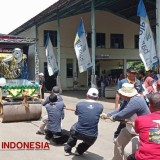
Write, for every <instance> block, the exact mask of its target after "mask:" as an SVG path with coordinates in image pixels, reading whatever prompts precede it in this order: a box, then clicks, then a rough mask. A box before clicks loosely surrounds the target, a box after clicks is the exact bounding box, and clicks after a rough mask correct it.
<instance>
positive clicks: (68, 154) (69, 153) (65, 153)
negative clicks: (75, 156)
mask: <svg viewBox="0 0 160 160" xmlns="http://www.w3.org/2000/svg"><path fill="white" fill-rule="evenodd" d="M71 154H72V153H71V152H64V155H65V156H70V155H71Z"/></svg>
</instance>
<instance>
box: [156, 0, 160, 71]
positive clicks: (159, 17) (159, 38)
mask: <svg viewBox="0 0 160 160" xmlns="http://www.w3.org/2000/svg"><path fill="white" fill-rule="evenodd" d="M156 42H157V43H156V49H157V56H158V60H159V63H158V74H160V73H159V67H160V45H159V44H160V0H156Z"/></svg>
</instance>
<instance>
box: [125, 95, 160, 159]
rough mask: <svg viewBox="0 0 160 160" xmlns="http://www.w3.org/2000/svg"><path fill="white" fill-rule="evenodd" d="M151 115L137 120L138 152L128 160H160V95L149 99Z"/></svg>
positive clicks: (135, 125)
mask: <svg viewBox="0 0 160 160" xmlns="http://www.w3.org/2000/svg"><path fill="white" fill-rule="evenodd" d="M149 108H150V110H151V112H152V113H151V114H148V115H144V116H140V117H137V118H136V119H135V124H134V127H135V131H136V132H137V133H138V134H139V139H140V142H139V143H140V145H139V148H138V150H137V151H136V152H135V153H134V154H132V155H130V156H129V157H128V156H127V157H128V159H127V160H144V159H148V160H159V159H160V152H159V151H160V93H154V94H152V95H151V97H150V99H149Z"/></svg>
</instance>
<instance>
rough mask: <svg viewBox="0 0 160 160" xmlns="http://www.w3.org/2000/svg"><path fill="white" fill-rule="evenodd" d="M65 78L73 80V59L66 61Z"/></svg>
mask: <svg viewBox="0 0 160 160" xmlns="http://www.w3.org/2000/svg"><path fill="white" fill-rule="evenodd" d="M67 78H73V59H67Z"/></svg>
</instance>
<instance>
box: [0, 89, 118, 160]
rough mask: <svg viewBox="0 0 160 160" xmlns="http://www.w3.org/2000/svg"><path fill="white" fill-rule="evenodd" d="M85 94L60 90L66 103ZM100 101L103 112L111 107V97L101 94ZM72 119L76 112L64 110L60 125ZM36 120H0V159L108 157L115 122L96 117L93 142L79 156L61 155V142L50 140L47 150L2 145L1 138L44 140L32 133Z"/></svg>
mask: <svg viewBox="0 0 160 160" xmlns="http://www.w3.org/2000/svg"><path fill="white" fill-rule="evenodd" d="M47 94H48V93H47ZM47 94H45V96H47ZM85 94H86V92H84V91H64V92H63V95H62V97H63V99H64V102H65V104H66V106H67V107H70V108H75V104H76V103H77V102H79V101H82V100H84V99H85ZM100 102H101V103H103V105H104V111H105V112H108V111H110V110H112V109H113V108H114V100H113V99H104V98H103V99H100ZM42 111H43V112H42V115H45V114H46V111H45V109H44V108H43V110H42ZM76 121H77V116H76V115H74V112H72V111H67V110H66V111H65V119H64V120H63V128H65V129H68V130H69V129H70V127H71V126H72V124H74V123H75V122H76ZM39 124H40V121H32V122H15V123H0V160H11V159H13V160H81V159H83V160H111V158H112V155H113V147H114V145H113V142H112V139H113V138H112V137H113V132H114V131H115V129H116V127H117V124H118V123H113V122H111V121H109V120H107V121H103V120H100V123H99V136H98V139H97V141H96V143H95V144H94V145H93V146H92V147H91V148H89V150H88V151H87V152H86V153H85V154H84V155H83V156H81V157H78V156H73V155H72V156H64V151H63V146H55V145H53V144H50V145H49V146H50V149H49V150H43V149H42V150H9V149H7V150H3V149H2V142H44V143H45V142H47V141H46V140H45V139H44V136H43V135H37V134H36V131H37V129H38V127H37V126H38V125H39ZM44 143H43V144H44ZM74 150H75V148H74V149H73V151H74Z"/></svg>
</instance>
